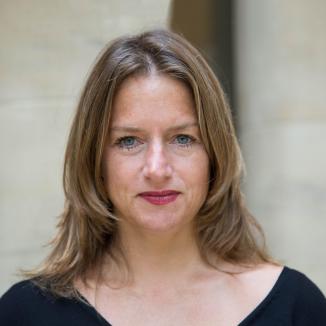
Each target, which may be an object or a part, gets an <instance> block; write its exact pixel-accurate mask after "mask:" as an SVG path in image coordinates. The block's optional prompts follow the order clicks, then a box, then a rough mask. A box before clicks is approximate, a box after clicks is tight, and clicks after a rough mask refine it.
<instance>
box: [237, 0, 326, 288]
mask: <svg viewBox="0 0 326 326" xmlns="http://www.w3.org/2000/svg"><path fill="white" fill-rule="evenodd" d="M325 13H326V2H325V1H323V0H314V1H304V0H288V1H276V0H272V1H260V0H246V1H243V0H237V1H236V11H235V16H234V22H235V24H236V33H235V37H236V42H235V55H236V66H235V71H236V76H235V77H236V83H237V94H236V95H237V96H236V102H237V111H238V115H239V116H240V123H239V126H240V129H241V130H240V138H241V147H242V149H243V151H244V157H245V161H246V163H247V172H248V175H247V178H246V181H245V184H244V187H245V190H246V194H247V199H248V203H249V206H250V208H251V210H252V211H253V213H254V215H255V216H257V217H258V218H259V220H260V221H261V222H262V224H263V226H264V227H265V230H266V233H267V239H268V242H269V244H270V247H271V250H272V252H273V253H274V254H275V257H276V258H279V259H281V261H283V262H284V263H285V264H287V265H290V266H291V267H294V268H297V269H299V270H301V271H302V272H304V273H306V274H307V275H308V276H309V277H310V278H311V279H312V280H313V281H314V282H316V283H317V284H318V285H319V286H320V287H321V289H322V290H323V291H324V293H326V146H325V141H326V92H325V86H326V38H325V30H326V20H325Z"/></svg>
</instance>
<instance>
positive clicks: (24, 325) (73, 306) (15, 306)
mask: <svg viewBox="0 0 326 326" xmlns="http://www.w3.org/2000/svg"><path fill="white" fill-rule="evenodd" d="M97 319H98V316H97V315H96V314H95V311H94V309H92V308H91V307H90V306H88V305H86V304H85V303H84V304H82V303H81V302H80V301H79V300H77V299H73V298H64V297H57V296H54V295H52V294H51V293H50V292H49V291H46V290H42V289H41V288H40V287H38V286H37V285H36V284H34V283H33V282H32V281H30V280H26V281H21V282H19V283H16V284H14V285H13V286H12V287H11V288H10V289H9V290H8V291H7V292H6V293H5V294H4V295H3V296H2V297H1V298H0V325H10V326H37V325H47V326H58V325H70V326H77V325H78V326H84V325H85V326H86V325H87V326H89V325H97Z"/></svg>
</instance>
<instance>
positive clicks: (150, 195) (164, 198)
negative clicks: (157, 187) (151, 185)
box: [139, 190, 180, 205]
mask: <svg viewBox="0 0 326 326" xmlns="http://www.w3.org/2000/svg"><path fill="white" fill-rule="evenodd" d="M179 194H180V192H179V191H175V190H162V191H145V192H142V193H140V194H139V196H140V197H142V198H143V199H145V200H146V201H148V202H149V203H151V204H153V205H167V204H169V203H172V202H174V201H175V200H176V199H177V197H178V196H179Z"/></svg>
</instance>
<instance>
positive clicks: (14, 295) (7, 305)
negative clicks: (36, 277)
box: [0, 280, 39, 325]
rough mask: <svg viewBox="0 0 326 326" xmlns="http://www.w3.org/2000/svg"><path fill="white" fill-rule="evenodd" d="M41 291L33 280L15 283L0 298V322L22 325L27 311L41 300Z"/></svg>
mask: <svg viewBox="0 0 326 326" xmlns="http://www.w3.org/2000/svg"><path fill="white" fill-rule="evenodd" d="M38 296H39V291H38V290H37V289H36V287H35V285H34V284H33V283H32V282H31V281H27V280H26V281H21V282H19V283H16V284H14V285H13V286H12V287H11V288H10V289H9V290H8V291H7V292H6V293H5V294H4V295H3V296H2V297H1V299H0V324H2V323H4V324H5V325H18V324H19V325H21V324H23V323H22V320H23V319H25V318H26V312H27V311H28V310H29V309H30V308H31V307H33V306H35V303H36V302H37V301H38V300H39V299H38Z"/></svg>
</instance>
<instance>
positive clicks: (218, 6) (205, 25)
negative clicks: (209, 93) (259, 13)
mask: <svg viewBox="0 0 326 326" xmlns="http://www.w3.org/2000/svg"><path fill="white" fill-rule="evenodd" d="M232 8H233V1H232V0H202V1H197V0H172V1H171V5H170V16H169V17H170V21H169V26H170V28H171V29H172V30H173V31H175V32H177V33H180V34H182V35H183V36H184V37H185V38H186V39H188V40H189V41H190V42H191V43H192V44H194V45H195V46H196V47H197V48H199V49H200V50H201V52H202V53H203V54H204V56H205V58H206V59H207V61H208V62H209V64H210V65H211V67H212V68H213V69H214V71H215V73H216V75H217V76H218V77H219V79H220V81H221V82H222V85H223V87H224V90H225V92H226V94H227V96H228V98H229V101H230V103H231V107H232V108H233V102H234V101H233V94H234V91H233V47H232V43H233V38H232V35H233V20H232Z"/></svg>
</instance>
